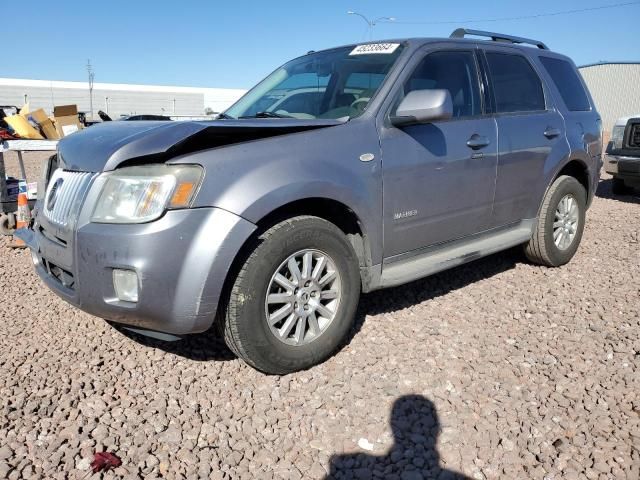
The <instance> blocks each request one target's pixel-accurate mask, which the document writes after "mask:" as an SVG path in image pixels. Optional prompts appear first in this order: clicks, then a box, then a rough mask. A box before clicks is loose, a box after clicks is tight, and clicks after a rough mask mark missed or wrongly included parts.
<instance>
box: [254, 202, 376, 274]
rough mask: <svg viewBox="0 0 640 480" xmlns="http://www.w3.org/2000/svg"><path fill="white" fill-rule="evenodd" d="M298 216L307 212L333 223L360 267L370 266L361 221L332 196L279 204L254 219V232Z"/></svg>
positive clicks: (369, 256)
mask: <svg viewBox="0 0 640 480" xmlns="http://www.w3.org/2000/svg"><path fill="white" fill-rule="evenodd" d="M301 215H311V216H314V217H318V218H322V219H323V220H326V221H328V222H330V223H333V224H334V225H335V226H336V227H338V228H339V229H340V230H341V231H342V232H343V233H344V234H345V235H346V236H347V238H348V240H349V243H351V245H352V246H353V249H354V251H355V252H356V255H357V256H358V260H359V262H360V267H361V268H363V267H370V266H371V265H372V257H371V248H370V239H369V237H368V235H367V233H366V230H365V227H364V224H363V222H362V220H361V219H360V217H359V216H358V214H357V213H356V212H355V211H354V210H353V209H351V208H350V207H348V206H347V205H345V204H344V203H342V202H340V201H338V200H335V199H331V198H325V197H312V198H302V199H298V200H293V201H290V202H288V203H286V204H283V205H281V206H279V207H277V208H275V209H273V210H272V211H270V212H269V213H267V214H265V215H263V216H262V218H261V219H260V220H258V222H257V223H256V224H257V225H258V230H257V235H259V234H260V232H263V231H264V230H266V229H268V228H269V227H272V226H273V225H275V224H276V223H278V222H281V221H283V220H286V219H288V218H293V217H298V216H301Z"/></svg>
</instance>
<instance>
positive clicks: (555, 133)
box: [544, 127, 562, 140]
mask: <svg viewBox="0 0 640 480" xmlns="http://www.w3.org/2000/svg"><path fill="white" fill-rule="evenodd" d="M561 133H562V132H561V131H560V129H559V128H553V127H547V129H546V130H545V131H544V136H545V137H547V138H548V139H549V140H551V139H552V138H556V137H559V136H560V135H561Z"/></svg>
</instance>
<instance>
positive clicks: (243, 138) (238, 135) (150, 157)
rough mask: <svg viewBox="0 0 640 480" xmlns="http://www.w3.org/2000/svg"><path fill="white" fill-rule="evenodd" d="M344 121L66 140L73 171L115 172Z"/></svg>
mask: <svg viewBox="0 0 640 480" xmlns="http://www.w3.org/2000/svg"><path fill="white" fill-rule="evenodd" d="M343 123H345V121H344V120H298V119H280V118H277V119H271V118H270V119H246V120H213V121H206V122H159V121H155V122H145V121H142V122H105V123H103V124H100V125H95V126H92V127H90V128H87V129H85V130H83V131H82V132H78V133H74V134H73V135H70V136H68V137H65V138H63V139H62V140H60V143H59V144H58V163H59V165H60V166H61V167H63V168H65V169H67V170H75V171H84V172H101V171H109V170H114V169H116V168H118V167H119V166H123V165H124V164H126V165H140V164H145V163H159V162H166V161H167V160H169V159H171V158H173V157H176V156H178V155H184V154H187V153H191V152H196V151H200V150H206V149H210V148H217V147H224V146H226V145H233V144H237V143H242V142H249V141H252V140H260V139H263V138H269V137H274V136H279V135H288V134H292V133H297V132H304V131H307V130H315V129H319V128H329V127H333V126H337V125H341V124H343Z"/></svg>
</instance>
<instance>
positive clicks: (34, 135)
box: [4, 115, 44, 140]
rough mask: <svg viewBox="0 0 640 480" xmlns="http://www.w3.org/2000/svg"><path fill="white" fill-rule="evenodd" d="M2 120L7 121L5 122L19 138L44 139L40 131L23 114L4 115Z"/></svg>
mask: <svg viewBox="0 0 640 480" xmlns="http://www.w3.org/2000/svg"><path fill="white" fill-rule="evenodd" d="M4 121H5V122H7V124H8V125H9V126H10V127H11V128H12V129H13V131H14V132H16V133H17V134H18V135H19V136H20V138H29V139H32V140H43V139H44V137H43V136H42V135H40V132H38V131H37V130H36V129H35V128H33V127H32V126H31V124H30V123H29V121H28V120H27V119H26V117H25V116H23V115H12V116H10V117H5V118H4Z"/></svg>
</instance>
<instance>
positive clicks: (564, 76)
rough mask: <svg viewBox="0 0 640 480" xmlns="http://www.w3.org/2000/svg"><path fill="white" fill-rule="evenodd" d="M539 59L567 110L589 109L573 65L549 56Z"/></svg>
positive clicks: (587, 100) (587, 99) (585, 95)
mask: <svg viewBox="0 0 640 480" xmlns="http://www.w3.org/2000/svg"><path fill="white" fill-rule="evenodd" d="M540 61H541V62H542V65H543V66H544V68H545V69H546V70H547V72H549V76H550V77H551V79H552V80H553V83H555V84H556V87H558V91H559V92H560V96H561V97H562V100H564V104H565V105H566V106H567V108H568V109H569V110H571V111H572V112H588V111H589V110H591V105H589V98H588V97H587V93H586V92H585V91H584V86H583V85H582V82H581V81H580V78H578V73H577V72H576V69H575V68H573V65H571V64H570V63H569V62H567V61H566V60H560V59H557V58H551V57H540Z"/></svg>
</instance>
